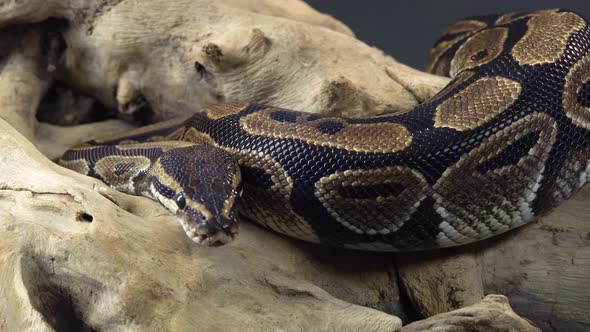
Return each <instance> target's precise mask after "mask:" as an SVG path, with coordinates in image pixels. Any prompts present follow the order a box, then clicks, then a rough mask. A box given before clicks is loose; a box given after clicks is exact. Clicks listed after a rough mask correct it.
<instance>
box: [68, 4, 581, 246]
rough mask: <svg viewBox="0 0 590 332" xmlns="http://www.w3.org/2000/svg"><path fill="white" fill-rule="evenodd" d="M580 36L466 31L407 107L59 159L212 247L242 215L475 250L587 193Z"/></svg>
mask: <svg viewBox="0 0 590 332" xmlns="http://www.w3.org/2000/svg"><path fill="white" fill-rule="evenodd" d="M589 38H590V27H589V25H588V23H587V22H586V21H585V19H583V18H582V17H580V16H578V15H577V14H575V13H572V12H569V11H564V10H545V11H537V12H532V13H509V14H504V15H494V16H484V17H475V18H470V19H465V20H462V21H459V22H457V23H455V24H454V25H452V26H451V27H450V28H449V29H448V30H447V31H446V32H445V34H444V35H443V36H442V37H441V38H440V39H439V40H438V41H437V43H436V44H435V46H434V48H433V49H432V50H431V53H430V59H429V65H428V69H429V71H430V72H432V73H435V74H439V75H448V76H450V77H452V78H453V79H452V81H451V82H450V83H449V84H448V85H447V86H446V87H445V88H444V89H443V90H442V91H441V92H440V93H438V94H437V95H436V96H434V97H433V98H431V99H430V100H428V101H426V102H425V103H423V104H421V105H419V106H417V107H416V108H415V109H413V110H411V111H408V112H405V113H401V114H399V113H398V114H389V115H384V116H378V117H372V118H364V119H359V118H346V117H338V116H326V115H319V114H311V113H305V112H298V111H292V110H287V109H282V108H276V107H270V106H265V105H260V104H256V103H246V102H232V103H224V104H219V105H215V106H211V107H208V108H206V109H204V110H201V111H199V112H197V113H195V114H193V115H191V116H190V117H186V118H183V119H177V120H171V121H168V122H164V123H160V124H155V125H152V126H148V127H145V128H140V129H138V130H135V131H132V132H130V133H126V134H124V135H119V136H116V137H110V138H108V139H103V140H93V141H90V142H88V143H85V144H82V145H80V146H77V147H75V148H72V149H71V150H69V151H67V152H66V153H65V154H64V155H63V157H62V158H61V160H60V163H61V165H64V166H66V167H69V168H71V169H74V170H77V171H78V172H81V173H84V174H87V175H90V176H94V177H97V178H99V179H101V180H103V181H104V182H106V183H107V184H109V185H111V186H112V187H114V188H116V189H119V190H122V191H125V192H128V193H133V194H140V195H145V196H148V197H152V198H154V199H156V200H158V201H160V202H161V203H162V204H163V205H164V206H165V207H166V208H167V209H169V210H170V211H171V212H172V213H174V214H176V215H178V217H179V220H180V222H181V224H182V226H183V227H184V230H185V231H186V233H187V235H188V236H189V237H190V238H191V239H193V240H194V241H195V242H198V243H202V244H207V245H220V244H224V243H227V242H229V241H230V240H232V239H233V238H234V236H235V235H236V233H237V218H238V217H237V213H236V211H239V213H240V214H241V215H243V216H245V217H247V218H248V219H251V220H254V221H256V222H258V223H260V224H261V225H264V226H265V227H267V228H270V229H272V230H274V231H277V232H279V233H282V234H286V235H288V236H291V237H295V238H299V239H303V240H306V241H311V242H319V243H327V244H330V245H335V246H341V247H347V248H357V249H366V250H385V251H405V250H416V249H425V248H437V247H448V246H455V245H460V244H465V243H469V242H473V241H479V240H482V239H486V238H489V237H491V236H494V235H497V234H500V233H503V232H506V231H508V230H510V229H512V228H515V227H518V226H520V225H523V224H525V223H527V222H529V221H531V220H532V219H533V218H534V217H535V216H538V215H539V214H541V213H543V212H545V211H547V210H548V209H550V208H552V207H555V206H556V205H557V204H559V203H560V202H562V201H563V200H564V199H567V198H569V197H570V196H571V195H572V194H573V193H574V192H576V191H577V190H579V189H580V188H581V187H582V186H583V185H584V184H585V183H586V182H588V177H589V174H590V42H589ZM242 189H243V195H241V193H242ZM238 202H239V203H238Z"/></svg>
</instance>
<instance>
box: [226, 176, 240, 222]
mask: <svg viewBox="0 0 590 332" xmlns="http://www.w3.org/2000/svg"><path fill="white" fill-rule="evenodd" d="M240 182H242V173H240V172H236V173H235V174H234V176H233V177H232V188H238V185H239V184H240ZM236 199H237V196H236V195H230V197H229V198H228V199H227V200H226V201H225V202H224V204H223V209H222V210H221V214H222V215H223V216H224V217H226V218H228V219H229V218H230V215H229V214H230V212H231V209H232V208H233V206H234V204H235V203H236Z"/></svg>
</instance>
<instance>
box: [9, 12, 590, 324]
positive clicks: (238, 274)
mask: <svg viewBox="0 0 590 332" xmlns="http://www.w3.org/2000/svg"><path fill="white" fill-rule="evenodd" d="M140 9H141V10H140ZM50 16H51V17H57V18H65V19H67V20H68V21H69V25H68V26H67V27H65V28H63V29H62V30H60V31H58V32H59V34H57V35H61V36H63V39H64V40H63V42H64V43H65V46H66V48H65V52H64V53H63V54H61V55H60V56H59V57H57V58H56V57H55V56H54V55H55V54H53V53H51V52H49V53H50V54H49V55H48V54H47V52H48V51H47V47H45V46H46V45H45V46H43V45H44V43H43V40H41V39H43V38H41V37H42V36H41V35H42V34H40V33H37V32H35V31H41V30H42V31H45V30H44V29H43V28H41V27H37V28H33V30H32V31H29V30H28V28H26V27H24V28H18V29H15V28H8V30H4V31H3V32H2V33H1V34H0V43H2V45H4V46H6V47H4V48H3V51H2V52H1V53H0V56H1V57H2V58H1V59H0V67H1V72H0V105H2V108H0V117H1V118H2V119H3V121H0V205H1V206H2V209H0V211H1V212H0V213H2V215H1V216H0V262H1V263H0V280H1V281H2V283H1V285H2V287H0V295H1V296H0V299H1V300H0V330H20V329H27V328H28V329H38V330H50V329H58V330H59V329H64V328H68V327H71V326H69V325H67V324H74V325H73V326H74V327H76V326H82V327H93V328H97V329H120V330H144V329H179V330H182V329H184V330H192V329H194V328H195V327H200V328H203V329H219V330H227V329H232V328H233V329H235V328H242V329H244V326H245V325H246V324H251V325H249V326H248V327H251V328H252V330H266V329H274V330H282V329H284V330H310V329H313V330H363V331H393V330H396V329H399V327H400V320H399V319H398V318H397V317H394V316H393V315H390V314H392V313H393V314H396V315H398V316H400V317H403V315H404V313H403V310H401V307H400V304H399V292H398V290H397V288H396V285H397V279H396V273H395V271H392V267H391V260H392V256H391V255H387V254H375V253H360V252H350V251H339V250H333V249H327V248H322V247H318V246H313V245H307V244H302V243H301V242H298V241H294V240H290V239H287V238H284V237H280V236H277V235H274V234H272V233H269V232H267V231H265V230H262V229H259V228H257V227H255V226H251V225H245V226H244V227H243V230H242V234H241V235H240V236H239V239H238V240H237V241H236V242H235V243H234V244H232V245H230V246H228V247H225V248H217V249H204V248H198V247H194V245H192V243H190V242H189V241H188V240H187V239H185V236H183V233H182V230H181V228H180V227H179V225H177V223H176V222H175V221H174V220H173V218H172V217H170V216H168V215H167V213H166V211H165V210H164V209H163V208H161V207H160V206H159V205H158V204H156V203H154V202H152V201H150V200H148V199H145V198H137V197H131V196H128V195H124V194H120V193H117V192H113V191H111V190H109V189H107V188H105V187H104V185H103V184H101V183H99V182H98V181H95V180H91V179H88V178H86V177H83V176H79V175H76V174H74V173H71V172H69V171H66V170H64V169H62V168H60V167H58V166H56V165H54V164H52V163H51V162H50V161H49V160H48V159H46V157H45V156H47V157H50V158H55V157H57V156H59V154H60V153H61V152H62V151H63V150H64V149H65V148H66V147H67V146H69V145H71V144H73V143H75V142H77V141H80V140H82V139H87V138H89V137H93V136H96V135H102V134H105V133H107V132H109V133H110V132H116V131H121V130H124V129H126V128H128V127H129V126H128V125H126V124H124V123H121V122H120V121H108V122H104V123H100V124H89V125H83V126H79V127H71V128H60V127H58V126H53V125H48V124H44V123H37V121H36V120H35V117H34V115H35V111H36V109H37V106H38V102H39V100H40V99H41V96H42V95H43V94H44V93H45V91H46V90H47V88H48V86H49V85H50V84H51V81H52V77H51V76H50V75H48V73H47V69H50V70H51V71H52V73H53V74H54V75H55V76H56V77H57V78H59V79H60V80H63V81H64V82H66V83H67V84H69V85H71V86H73V87H75V88H77V89H81V90H83V91H85V92H87V93H89V94H91V95H93V96H95V97H97V98H98V99H99V100H100V101H101V102H103V103H104V104H105V105H107V106H111V107H119V109H120V110H121V111H123V112H128V113H133V111H135V110H136V108H135V106H137V105H135V104H137V102H138V99H141V98H143V99H145V101H146V102H147V103H148V104H149V105H150V106H151V108H152V111H153V117H152V119H159V118H165V117H169V116H172V115H174V114H178V113H183V112H187V111H193V110H196V109H198V108H199V107H200V106H203V105H206V104H209V103H212V102H216V101H218V100H231V99H245V100H253V101H259V102H264V103H269V104H273V105H275V106H280V107H288V108H294V109H299V110H307V111H312V112H327V113H331V114H353V115H358V116H364V115H369V114H379V113H382V112H384V111H385V109H387V108H390V109H393V110H394V111H398V112H403V111H406V110H408V109H410V108H412V107H414V106H415V105H416V104H417V103H419V102H422V101H424V100H426V99H428V98H429V97H431V96H432V95H433V94H434V93H436V92H437V91H438V90H439V89H440V88H441V87H442V86H443V85H444V84H446V83H447V82H448V79H446V78H440V77H436V76H432V75H428V74H424V73H421V72H419V71H416V70H414V69H411V68H409V67H406V66H404V65H402V64H399V63H397V62H395V61H394V60H393V59H391V58H389V57H387V56H385V55H383V54H382V53H381V52H380V51H379V50H376V49H373V48H370V47H368V46H366V45H365V44H363V43H361V42H359V41H358V40H356V39H354V38H353V36H352V34H351V32H350V30H349V29H348V28H346V27H345V26H344V25H342V24H341V23H340V22H338V21H336V20H334V19H332V18H329V17H327V16H325V15H322V14H319V13H316V12H315V11H313V10H312V9H310V8H309V7H308V6H307V5H305V4H304V3H302V2H300V1H295V0H290V1H279V0H276V1H273V0H260V1H256V2H248V1H239V0H225V1H197V0H174V1H169V0H150V1H139V0H69V1H68V0H21V1H7V0H0V25H1V26H9V25H12V24H15V23H32V22H39V21H42V20H44V19H46V18H48V17H50ZM35 29H37V30H35ZM15 37H17V38H15ZM45 41H47V40H45ZM199 64H200V66H199ZM114 92H116V93H114ZM140 104H141V103H140ZM13 127H14V128H16V130H18V132H20V133H21V134H22V136H21V135H20V134H18V133H17V132H16V131H15V130H14V129H12V128H13ZM25 138H26V139H25ZM27 140H28V141H31V142H33V143H34V146H33V145H31V144H30V143H29V142H28V141H27ZM37 149H39V150H40V151H42V152H43V154H44V155H45V156H44V155H42V154H41V153H39V152H38V151H37ZM589 192H590V189H589V188H586V189H585V190H584V192H583V193H581V194H579V195H577V196H575V198H574V199H573V200H572V201H570V202H568V203H566V204H564V206H562V207H561V208H559V209H557V210H556V211H554V212H553V213H552V214H550V215H548V216H546V217H544V218H542V219H541V220H539V221H538V222H536V223H532V224H531V225H529V226H526V227H523V228H521V229H520V230H517V231H515V232H511V233H509V234H507V235H506V236H502V237H499V238H495V239H492V240H490V241H487V242H486V243H482V244H479V245H475V246H467V247H464V248H460V249H452V250H445V251H435V252H429V253H413V254H403V255H398V256H397V264H398V266H399V268H400V270H399V272H400V276H401V277H402V279H403V284H404V287H405V288H406V291H407V293H408V295H410V298H411V299H412V301H413V303H414V304H415V306H416V308H418V309H419V310H420V311H421V312H422V313H423V314H424V315H426V316H430V315H435V314H438V313H441V312H446V311H450V310H453V309H456V308H459V307H464V306H468V305H473V304H476V303H478V302H479V301H480V300H481V298H482V297H483V296H484V295H485V294H488V293H500V294H505V295H508V296H509V298H511V299H512V302H513V306H514V307H515V310H516V312H517V313H519V314H522V315H524V316H525V317H527V318H531V319H532V320H533V321H534V322H535V323H536V324H537V325H538V326H540V327H541V328H543V329H544V330H546V329H547V330H550V329H551V328H554V329H556V330H568V331H576V330H578V331H584V330H587V329H588V328H589V327H590V322H589V321H588V317H590V303H589V302H590V294H589V293H588V287H587V285H588V283H589V278H590V277H589V276H590V264H589V263H590V246H589V245H588V244H589V243H588V242H589V241H590V236H589V235H588V234H590V230H589V228H588V227H590V226H589V225H588V222H587V220H589V219H590V210H589V208H588V202H589V201H590V193H589ZM85 213H86V214H85ZM89 216H92V222H89V219H90V217H89ZM367 307H372V308H375V309H379V311H378V310H374V309H369V308H367ZM470 308H471V309H469V310H475V311H477V313H476V314H475V313H474V314H473V315H476V316H477V315H480V314H481V315H483V316H485V315H488V314H487V313H485V312H484V311H485V310H488V309H485V308H484V309H482V307H478V306H477V305H476V306H475V307H470ZM474 308H475V309H474ZM478 308H479V309H478ZM480 309H481V310H483V311H481V313H480V312H479V311H478V310H480ZM385 312H387V313H385ZM469 312H472V311H469ZM483 316H482V317H483ZM154 317H162V318H161V320H159V319H157V318H154ZM431 322H432V321H431ZM64 324H66V325H64ZM76 324H77V325H76ZM425 324H431V323H425ZM445 324H446V323H445ZM485 324H487V323H485ZM485 324H484V325H481V326H483V327H485V326H488V325H485ZM515 324H517V325H514V326H516V327H518V326H520V325H518V324H520V323H516V321H515ZM419 326H420V325H419ZM421 326H429V327H428V328H429V329H432V330H436V328H437V326H438V325H436V324H434V325H432V324H431V325H421ZM441 326H442V325H441Z"/></svg>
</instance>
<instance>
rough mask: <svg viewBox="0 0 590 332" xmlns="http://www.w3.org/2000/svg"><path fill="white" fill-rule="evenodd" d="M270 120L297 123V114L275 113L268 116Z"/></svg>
mask: <svg viewBox="0 0 590 332" xmlns="http://www.w3.org/2000/svg"><path fill="white" fill-rule="evenodd" d="M270 118H271V119H273V120H275V121H278V122H289V123H295V122H297V114H296V113H294V112H286V111H276V112H272V113H271V114H270Z"/></svg>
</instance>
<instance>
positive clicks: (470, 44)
mask: <svg viewBox="0 0 590 332" xmlns="http://www.w3.org/2000/svg"><path fill="white" fill-rule="evenodd" d="M506 38H508V28H494V29H489V30H483V31H480V32H478V33H476V34H475V35H473V36H471V37H469V39H467V41H466V42H465V43H464V44H463V45H461V47H459V49H458V50H457V53H456V54H455V57H454V58H453V60H452V61H451V69H450V76H451V77H453V76H455V75H457V73H459V72H461V71H463V70H466V69H472V68H475V67H477V66H481V65H483V64H486V63H488V62H490V61H492V60H494V59H495V58H497V57H498V56H499V55H500V54H501V53H502V51H503V50H504V42H505V41H506Z"/></svg>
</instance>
